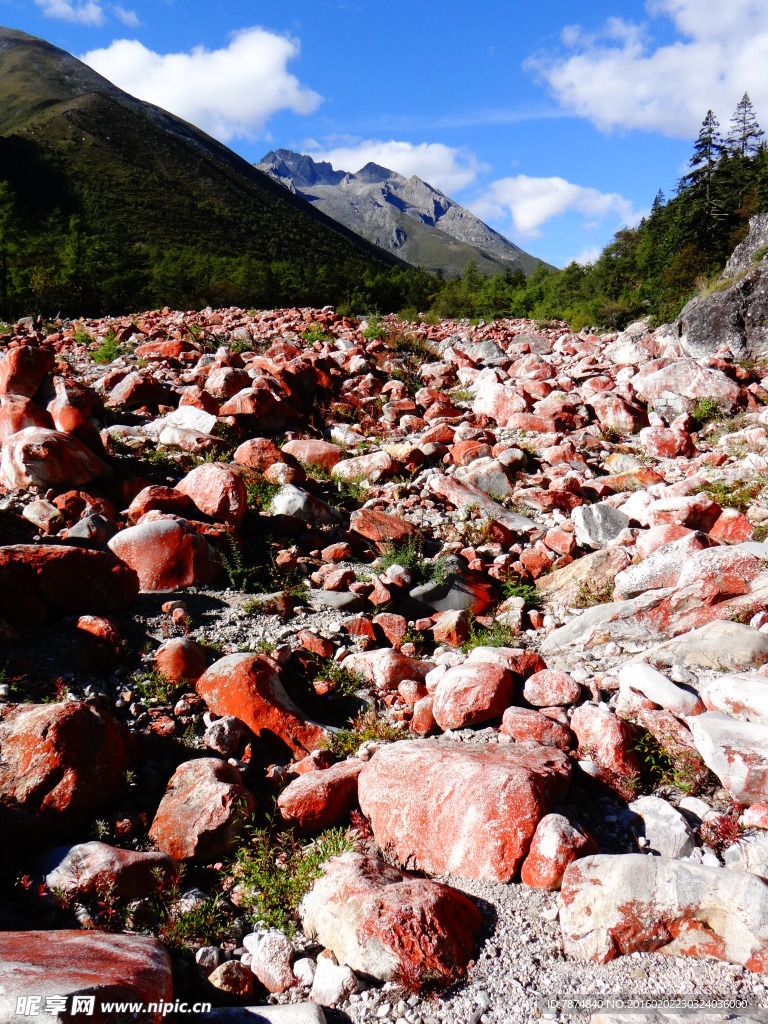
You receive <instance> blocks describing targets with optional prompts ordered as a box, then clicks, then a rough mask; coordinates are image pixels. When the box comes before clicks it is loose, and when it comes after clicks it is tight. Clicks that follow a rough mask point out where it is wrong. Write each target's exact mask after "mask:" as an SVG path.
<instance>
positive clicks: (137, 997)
mask: <svg viewBox="0 0 768 1024" xmlns="http://www.w3.org/2000/svg"><path fill="white" fill-rule="evenodd" d="M0 993H2V994H0V1016H1V1017H2V1018H3V1019H7V1020H11V1019H13V1017H14V1016H15V1015H16V1012H17V1000H18V999H20V998H27V997H29V996H30V995H34V996H35V997H39V999H40V1003H39V1004H35V1005H37V1006H38V1010H37V1011H35V1013H40V1014H41V1016H42V1014H43V1013H44V1012H45V1007H46V1001H47V1000H48V999H57V998H58V999H59V1000H60V999H65V1000H66V1006H67V1009H69V1008H70V1007H71V1006H72V1003H73V997H74V996H81V995H83V993H86V994H89V995H91V996H93V997H95V999H94V1006H93V1012H92V1013H90V1012H89V1011H88V1010H83V1011H82V1014H83V1017H84V1018H85V1017H86V1016H87V1019H88V1020H89V1021H92V1022H93V1024H121V1022H124V1021H127V1020H128V1015H122V1014H119V1013H116V1012H115V1010H114V1008H112V1007H110V1009H105V1006H106V1004H108V1003H113V1002H115V1001H119V1002H123V1001H126V1000H127V1001H129V1002H137V1003H143V1004H144V1005H145V1006H148V1005H149V1004H154V1006H155V1007H156V1009H155V1010H152V1011H148V1012H147V1013H145V1015H144V1018H143V1019H144V1020H146V1021H147V1022H148V1024H149V1022H151V1024H162V1021H163V1020H164V1018H165V1010H164V1005H165V1004H168V1005H170V1006H172V1005H173V976H172V973H171V959H170V957H169V956H168V951H167V950H166V948H165V946H163V944H162V943H161V942H159V941H158V940H157V939H154V938H150V937H149V936H146V935H110V934H108V933H106V932H100V931H93V930H91V931H63V930H54V931H40V932H37V931H25V932H13V931H5V932H0ZM52 1019H54V1018H52ZM73 1019H74V1017H73Z"/></svg>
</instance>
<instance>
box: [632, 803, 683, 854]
mask: <svg viewBox="0 0 768 1024" xmlns="http://www.w3.org/2000/svg"><path fill="white" fill-rule="evenodd" d="M629 809H630V811H632V813H633V814H635V815H637V817H639V818H640V819H641V821H642V825H641V826H640V827H639V828H638V824H637V823H636V824H634V825H633V826H631V827H632V828H633V830H634V831H635V832H638V833H639V834H640V835H642V836H644V837H645V839H646V846H645V849H646V850H650V851H651V853H657V854H659V855H660V856H662V857H671V858H678V857H687V856H688V855H689V854H690V853H692V852H693V849H694V847H695V845H696V843H695V841H694V838H693V835H692V833H691V830H690V828H689V826H688V822H687V821H686V820H685V818H684V817H683V816H682V814H680V812H679V811H677V810H675V808H674V807H673V806H672V804H670V803H668V802H667V801H666V800H662V799H661V797H658V796H641V797H640V799H639V800H633V801H632V803H631V804H629Z"/></svg>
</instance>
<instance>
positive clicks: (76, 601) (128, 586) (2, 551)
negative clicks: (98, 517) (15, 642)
mask: <svg viewBox="0 0 768 1024" xmlns="http://www.w3.org/2000/svg"><path fill="white" fill-rule="evenodd" d="M138 592H139V590H138V579H137V577H136V574H135V573H134V572H133V571H132V570H131V569H129V568H128V567H127V566H125V565H123V563H122V562H120V561H118V559H117V558H115V557H114V555H112V554H111V552H109V551H88V550H86V549H85V548H74V547H71V548H70V547H63V546H54V545H45V546H37V545H32V544H13V545H9V546H7V547H0V605H2V607H3V612H2V614H3V615H5V616H6V617H9V618H11V619H12V620H13V612H14V606H19V605H21V604H22V603H23V602H24V601H28V600H31V601H33V602H37V603H38V604H39V605H40V607H41V608H42V609H45V608H50V609H53V610H56V611H61V612H68V613H70V614H80V613H89V612H114V611H123V610H124V609H125V608H128V607H129V605H131V604H132V603H133V601H135V599H136V597H137V596H138ZM3 597H8V598H9V600H8V601H7V602H4V601H3V600H2V598H3Z"/></svg>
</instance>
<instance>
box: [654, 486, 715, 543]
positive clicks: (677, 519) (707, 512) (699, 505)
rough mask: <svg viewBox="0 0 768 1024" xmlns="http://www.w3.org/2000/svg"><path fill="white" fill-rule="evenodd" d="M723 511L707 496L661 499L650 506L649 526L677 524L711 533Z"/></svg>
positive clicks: (694, 495)
mask: <svg viewBox="0 0 768 1024" xmlns="http://www.w3.org/2000/svg"><path fill="white" fill-rule="evenodd" d="M722 511H723V510H722V509H721V508H720V506H719V505H718V504H717V502H716V501H713V500H712V498H710V497H708V495H706V494H692V495H688V496H685V497H676V498H660V499H659V500H658V501H654V502H653V504H651V505H649V506H648V524H649V525H650V526H661V525H662V524H664V523H676V524H678V525H680V526H688V527H689V528H690V529H691V530H701V531H702V532H703V533H709V531H710V530H711V529H712V527H713V526H714V525H715V523H716V522H717V520H718V519H719V518H720V515H721V514H722Z"/></svg>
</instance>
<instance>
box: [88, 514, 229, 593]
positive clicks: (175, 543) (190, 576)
mask: <svg viewBox="0 0 768 1024" xmlns="http://www.w3.org/2000/svg"><path fill="white" fill-rule="evenodd" d="M154 516H157V518H149V517H154ZM108 547H109V549H110V551H111V552H112V553H113V554H114V555H116V556H117V558H119V559H120V560H121V562H124V563H125V564H126V565H128V566H130V568H131V569H133V571H134V572H135V573H136V575H137V576H138V579H139V586H140V587H141V590H142V592H144V593H147V592H153V591H167V590H176V589H177V588H178V587H190V586H194V585H198V584H205V583H212V582H213V581H214V580H215V579H216V577H217V576H218V575H219V573H220V571H221V569H220V565H219V560H218V556H217V554H216V552H215V550H214V549H213V547H212V546H211V544H210V543H209V542H208V540H207V538H206V537H204V536H203V535H202V534H200V533H196V532H195V531H194V530H193V529H192V527H191V526H190V525H189V523H188V522H187V520H186V519H177V518H171V517H170V516H162V515H161V514H159V513H148V516H147V518H145V519H144V521H143V522H141V523H138V524H137V525H136V526H129V527H128V529H127V530H121V531H120V533H117V534H115V536H114V537H113V538H112V539H111V540H110V542H109V544H108Z"/></svg>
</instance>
